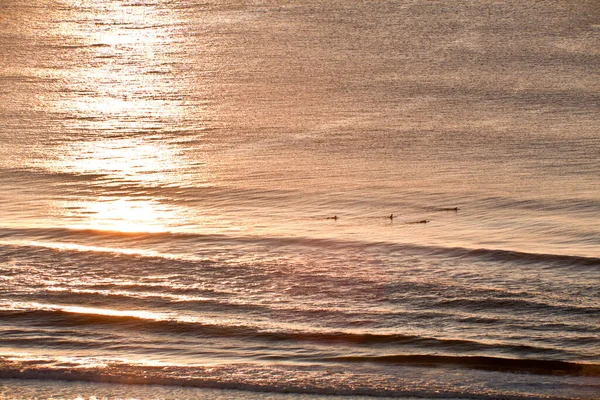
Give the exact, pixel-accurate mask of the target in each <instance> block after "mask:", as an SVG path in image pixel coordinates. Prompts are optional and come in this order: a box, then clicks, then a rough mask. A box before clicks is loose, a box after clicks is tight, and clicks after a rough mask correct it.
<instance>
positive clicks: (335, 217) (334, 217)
mask: <svg viewBox="0 0 600 400" xmlns="http://www.w3.org/2000/svg"><path fill="white" fill-rule="evenodd" d="M327 219H335V220H337V219H338V216H337V215H334V216H333V217H327Z"/></svg>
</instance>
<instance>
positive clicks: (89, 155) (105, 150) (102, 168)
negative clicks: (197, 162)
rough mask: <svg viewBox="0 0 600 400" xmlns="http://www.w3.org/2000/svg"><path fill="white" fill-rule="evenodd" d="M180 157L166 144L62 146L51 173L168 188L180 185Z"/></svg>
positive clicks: (120, 141)
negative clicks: (90, 176) (64, 173)
mask: <svg viewBox="0 0 600 400" xmlns="http://www.w3.org/2000/svg"><path fill="white" fill-rule="evenodd" d="M180 163H181V156H180V154H179V152H178V150H177V149H176V148H175V147H173V146H170V145H168V144H167V143H165V142H158V141H148V140H143V139H137V138H116V139H105V140H99V141H88V142H76V143H68V144H66V145H65V147H64V149H63V151H62V152H61V154H60V156H59V159H58V160H57V161H56V164H55V165H54V169H55V170H58V171H62V172H69V173H75V174H97V175H105V176H106V178H107V179H114V180H116V182H114V183H117V184H118V183H121V182H122V181H126V182H137V183H144V184H145V185H161V186H164V185H169V184H178V183H180V182H181V180H182V179H183V178H182V174H181V169H182V168H181V167H182V166H181V165H180Z"/></svg>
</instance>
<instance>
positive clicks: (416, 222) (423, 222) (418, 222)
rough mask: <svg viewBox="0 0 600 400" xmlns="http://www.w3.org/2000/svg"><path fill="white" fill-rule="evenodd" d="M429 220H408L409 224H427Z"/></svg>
mask: <svg viewBox="0 0 600 400" xmlns="http://www.w3.org/2000/svg"><path fill="white" fill-rule="evenodd" d="M428 222H429V220H428V219H422V220H420V221H413V222H407V224H426V223H428Z"/></svg>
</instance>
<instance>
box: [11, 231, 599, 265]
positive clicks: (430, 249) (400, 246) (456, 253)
mask: <svg viewBox="0 0 600 400" xmlns="http://www.w3.org/2000/svg"><path fill="white" fill-rule="evenodd" d="M15 238H19V239H18V241H17V240H15ZM7 239H8V240H7ZM88 239H105V240H109V241H110V240H113V239H129V240H132V241H133V240H135V241H137V242H138V243H140V242H143V241H149V242H151V243H154V242H156V241H157V240H166V239H169V240H170V241H175V242H177V241H183V242H186V243H187V242H189V241H196V242H198V243H199V244H206V243H220V244H228V243H231V244H235V245H239V244H245V245H271V244H278V245H297V246H301V247H315V248H322V247H327V248H328V249H334V250H343V249H347V248H362V249H370V248H377V247H381V248H385V249H386V250H388V251H391V252H394V251H405V252H409V253H411V254H412V253H413V252H416V253H418V254H424V255H428V256H436V257H446V258H457V259H478V260H483V261H494V262H500V263H504V262H508V263H514V262H518V263H521V264H526V265H530V264H533V265H539V264H543V265H544V266H545V267H548V266H552V267H584V268H600V257H587V256H578V255H567V254H549V253H528V252H522V251H515V250H505V249H493V248H465V247H444V246H429V245H416V244H409V243H390V242H368V241H358V240H355V241H351V240H341V239H323V238H309V237H264V236H250V235H248V236H232V235H225V234H202V233H193V232H120V231H104V230H94V229H70V228H22V229H16V228H0V246H2V245H5V246H6V245H12V246H22V247H32V246H33V247H47V248H55V247H57V246H61V249H62V250H73V251H98V252H123V253H128V252H131V253H136V252H135V251H132V250H130V249H125V250H123V249H118V248H111V247H110V246H89V247H87V248H86V246H85V245H79V244H76V245H73V246H72V247H71V248H69V247H68V246H67V245H65V243H64V241H65V240H88ZM28 240H29V242H28ZM39 240H49V241H50V242H47V243H44V242H39ZM53 241H57V242H58V243H56V242H53ZM139 253H140V255H147V256H158V257H160V256H164V257H165V258H173V257H182V258H183V257H185V256H184V255H178V254H165V255H162V254H161V253H159V252H152V254H147V253H148V252H147V251H146V250H140V251H139Z"/></svg>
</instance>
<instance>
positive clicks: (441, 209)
mask: <svg viewBox="0 0 600 400" xmlns="http://www.w3.org/2000/svg"><path fill="white" fill-rule="evenodd" d="M458 210H460V208H458V207H442V208H436V211H456V212H458Z"/></svg>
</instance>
